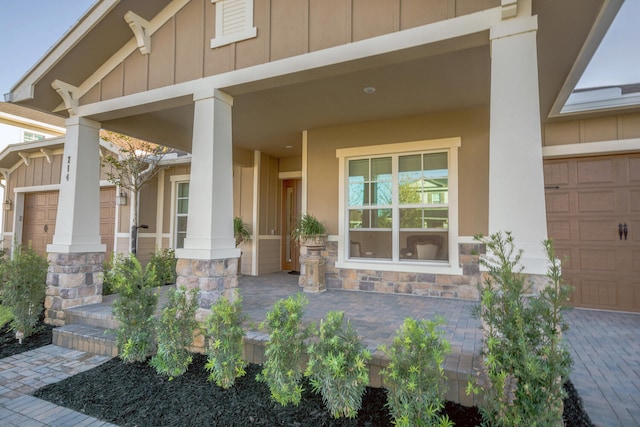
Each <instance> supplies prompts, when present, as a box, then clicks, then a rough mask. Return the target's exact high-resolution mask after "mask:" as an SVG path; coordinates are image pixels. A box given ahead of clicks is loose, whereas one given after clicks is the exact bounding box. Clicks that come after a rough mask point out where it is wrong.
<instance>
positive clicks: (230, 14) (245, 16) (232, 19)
mask: <svg viewBox="0 0 640 427" xmlns="http://www.w3.org/2000/svg"><path fill="white" fill-rule="evenodd" d="M211 3H215V5H216V37H215V38H213V39H211V48H212V49H213V48H215V47H220V46H224V45H227V44H230V43H235V42H238V41H241V40H246V39H250V38H254V37H256V36H257V33H258V31H257V29H256V27H254V26H253V0H211Z"/></svg>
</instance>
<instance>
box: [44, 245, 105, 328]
mask: <svg viewBox="0 0 640 427" xmlns="http://www.w3.org/2000/svg"><path fill="white" fill-rule="evenodd" d="M47 259H48V261H49V268H48V270H47V293H46V297H45V300H44V309H45V311H44V314H45V323H48V324H50V325H54V326H62V325H64V324H65V314H64V310H65V309H67V308H71V307H77V306H80V305H87V304H97V303H100V302H102V282H103V279H104V273H103V271H102V268H103V267H102V263H103V262H104V252H84V253H49V255H48V257H47Z"/></svg>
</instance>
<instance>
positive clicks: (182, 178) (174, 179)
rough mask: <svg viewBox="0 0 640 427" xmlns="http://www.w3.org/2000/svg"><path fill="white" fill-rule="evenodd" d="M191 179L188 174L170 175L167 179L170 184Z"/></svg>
mask: <svg viewBox="0 0 640 427" xmlns="http://www.w3.org/2000/svg"><path fill="white" fill-rule="evenodd" d="M190 178H191V175H188V174H184V175H171V176H170V177H169V181H170V182H178V181H189V179H190Z"/></svg>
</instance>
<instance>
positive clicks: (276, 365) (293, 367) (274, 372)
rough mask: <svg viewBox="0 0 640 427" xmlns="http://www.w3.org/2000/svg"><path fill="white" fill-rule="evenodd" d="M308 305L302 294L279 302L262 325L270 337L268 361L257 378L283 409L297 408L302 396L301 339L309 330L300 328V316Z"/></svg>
mask: <svg viewBox="0 0 640 427" xmlns="http://www.w3.org/2000/svg"><path fill="white" fill-rule="evenodd" d="M307 304H308V300H307V298H306V297H305V296H304V295H302V294H297V296H296V297H295V298H294V297H293V296H290V297H289V298H287V299H281V300H279V301H278V302H276V303H275V305H274V306H273V309H272V310H271V311H269V312H268V313H267V317H266V319H265V321H264V322H263V323H262V325H261V328H263V329H266V330H268V332H269V334H270V336H269V342H268V343H267V346H266V350H265V356H266V358H267V361H266V362H265V363H264V367H263V369H262V373H261V374H260V375H258V377H257V379H258V381H263V382H265V383H267V384H268V385H269V390H270V391H271V397H272V398H273V400H275V401H276V402H278V403H279V404H281V405H283V406H284V405H287V404H289V403H293V404H294V405H298V403H300V398H301V397H302V391H303V389H302V385H301V384H300V383H301V381H302V377H303V369H302V358H303V356H304V355H305V350H306V345H305V343H304V340H305V339H306V338H308V336H309V329H308V328H305V327H303V326H302V314H303V309H304V306H305V305H307Z"/></svg>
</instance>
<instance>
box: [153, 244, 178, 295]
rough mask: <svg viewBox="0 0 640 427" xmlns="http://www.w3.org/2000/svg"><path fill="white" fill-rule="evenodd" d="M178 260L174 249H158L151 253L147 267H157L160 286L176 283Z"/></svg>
mask: <svg viewBox="0 0 640 427" xmlns="http://www.w3.org/2000/svg"><path fill="white" fill-rule="evenodd" d="M176 262H177V261H176V253H175V251H174V250H173V249H164V250H157V251H155V252H154V253H152V254H151V258H150V259H149V264H147V268H150V266H154V267H155V269H156V277H157V280H158V286H164V285H170V284H173V283H176Z"/></svg>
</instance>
